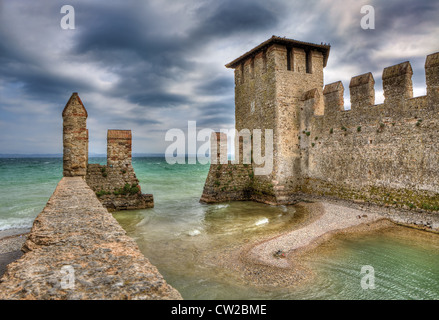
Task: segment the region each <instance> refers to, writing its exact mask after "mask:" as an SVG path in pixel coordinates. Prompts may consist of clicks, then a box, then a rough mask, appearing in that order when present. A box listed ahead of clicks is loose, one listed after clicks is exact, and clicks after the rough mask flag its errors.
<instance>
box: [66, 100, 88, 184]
mask: <svg viewBox="0 0 439 320" xmlns="http://www.w3.org/2000/svg"><path fill="white" fill-rule="evenodd" d="M87 116H88V115H87V110H86V109H85V107H84V105H83V104H82V101H81V99H80V98H79V96H78V93H76V92H74V93H73V94H72V96H71V97H70V99H69V101H68V102H67V104H66V106H65V108H64V110H63V112H62V117H63V175H64V177H76V176H81V177H85V175H86V173H87V163H88V130H87Z"/></svg>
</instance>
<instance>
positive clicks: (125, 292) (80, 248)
mask: <svg viewBox="0 0 439 320" xmlns="http://www.w3.org/2000/svg"><path fill="white" fill-rule="evenodd" d="M22 250H23V251H25V254H24V255H23V256H22V257H21V258H20V259H19V260H17V261H15V262H13V263H11V264H10V265H8V267H7V270H6V272H5V274H4V276H3V277H2V278H1V280H0V299H44V300H46V299H93V300H94V299H181V295H180V294H179V293H178V291H177V290H175V289H174V288H172V287H171V286H170V285H168V284H167V283H166V281H165V280H164V279H163V277H162V276H161V274H160V273H159V272H158V270H157V268H156V267H154V266H153V265H152V264H151V263H150V262H149V261H148V259H147V258H145V257H144V256H143V255H142V253H141V252H140V250H139V248H138V246H137V244H136V243H135V241H134V240H132V239H131V238H130V237H128V236H127V235H126V232H125V231H124V230H123V229H122V227H121V226H120V225H119V224H118V222H117V221H116V219H114V217H113V216H112V215H111V214H110V213H109V212H108V211H107V210H106V209H105V208H104V207H103V206H102V204H101V203H100V202H99V201H98V199H97V197H96V195H95V193H94V192H93V191H92V190H91V189H90V188H89V187H88V185H87V183H86V182H85V180H84V179H83V178H81V177H64V178H63V179H62V180H61V181H60V182H59V184H58V186H57V187H56V190H55V192H54V193H53V195H52V197H51V198H50V199H49V201H48V203H47V205H46V207H45V208H44V209H43V211H42V212H41V213H40V214H39V215H38V217H37V218H36V219H35V222H34V225H33V227H32V230H31V232H30V234H29V236H28V239H27V241H26V242H25V244H24V246H23V249H22Z"/></svg>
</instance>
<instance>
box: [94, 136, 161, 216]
mask: <svg viewBox="0 0 439 320" xmlns="http://www.w3.org/2000/svg"><path fill="white" fill-rule="evenodd" d="M131 144H132V140H131V130H108V134H107V165H99V164H89V165H88V166H87V175H86V181H87V184H88V185H89V186H90V188H91V189H92V190H93V191H94V192H95V193H96V195H97V196H98V198H99V200H100V201H101V202H102V204H103V205H104V207H106V208H107V209H108V210H110V211H113V210H133V209H145V208H152V207H154V200H153V196H152V194H142V191H141V188H140V185H139V180H138V179H137V177H136V174H135V172H134V168H133V166H132V159H131Z"/></svg>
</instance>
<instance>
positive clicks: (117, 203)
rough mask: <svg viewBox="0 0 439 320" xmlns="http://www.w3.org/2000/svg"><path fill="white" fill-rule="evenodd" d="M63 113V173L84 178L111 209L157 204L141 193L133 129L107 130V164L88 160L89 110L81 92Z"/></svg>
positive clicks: (147, 206)
mask: <svg viewBox="0 0 439 320" xmlns="http://www.w3.org/2000/svg"><path fill="white" fill-rule="evenodd" d="M62 116H63V146H64V153H63V175H64V176H65V177H75V176H80V177H83V178H84V179H85V180H86V182H87V184H88V185H89V187H90V188H91V189H92V190H93V191H94V192H95V193H96V195H97V196H98V198H99V200H100V201H101V202H102V204H103V205H104V206H105V207H106V208H107V209H108V210H123V209H143V208H151V207H153V206H154V200H153V196H152V195H151V194H142V193H141V190H140V185H139V180H138V179H137V177H136V174H135V172H134V168H133V166H132V154H131V152H132V150H131V148H132V135H131V130H108V133H107V165H100V164H89V163H88V129H87V117H88V114H87V110H86V109H85V107H84V105H83V103H82V101H81V99H80V98H79V96H78V93H76V92H74V93H73V94H72V96H71V97H70V99H69V101H68V102H67V105H66V106H65V108H64V111H63V113H62Z"/></svg>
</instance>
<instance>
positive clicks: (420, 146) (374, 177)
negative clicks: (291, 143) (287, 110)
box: [299, 53, 439, 211]
mask: <svg viewBox="0 0 439 320" xmlns="http://www.w3.org/2000/svg"><path fill="white" fill-rule="evenodd" d="M412 74H413V72H412V68H411V66H410V63H409V62H404V63H401V64H399V65H396V66H392V67H388V68H385V69H384V71H383V88H384V96H385V101H384V103H383V104H380V105H374V98H375V92H374V83H375V81H374V79H373V76H372V74H371V73H367V74H364V75H361V76H357V77H354V78H352V81H351V83H350V92H351V105H352V108H351V110H346V111H345V110H344V109H343V105H344V102H343V90H344V89H343V85H342V84H341V82H338V83H334V84H329V85H326V86H325V89H324V92H323V94H324V115H323V116H317V115H312V116H311V117H309V119H308V122H307V123H306V127H307V131H303V132H301V133H300V134H299V137H300V139H301V154H302V156H303V157H306V158H307V166H306V167H304V168H303V169H302V176H303V179H304V183H303V184H302V185H301V187H300V191H301V192H304V193H309V194H318V195H325V196H332V197H336V198H342V199H348V200H355V201H365V202H373V203H376V204H381V205H386V206H395V207H403V208H408V209H414V208H418V209H424V210H428V211H436V210H439V167H438V165H437V164H438V163H439V152H438V150H439V136H438V132H439V119H438V116H437V110H438V109H439V99H437V96H435V95H436V94H437V92H438V91H437V90H438V88H439V81H438V79H439V53H436V54H433V55H430V56H428V57H427V60H426V79H427V88H429V89H427V96H422V97H416V98H413V89H412V81H411V76H412ZM318 103H319V101H318V99H315V98H314V97H313V96H312V95H310V94H308V96H307V97H304V104H303V108H305V109H306V110H305V113H306V112H308V113H309V112H310V113H311V114H312V113H313V112H312V111H310V110H312V108H314V107H315V105H316V104H318ZM307 110H308V111H307Z"/></svg>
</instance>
